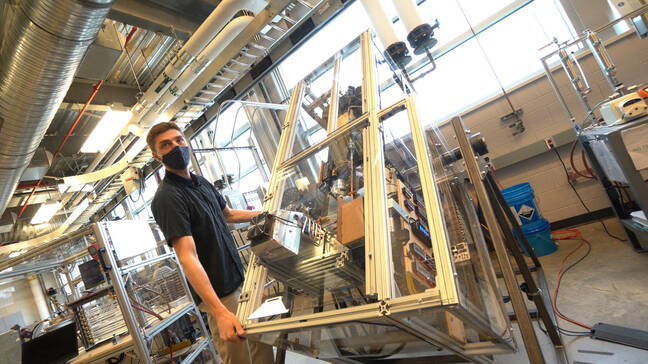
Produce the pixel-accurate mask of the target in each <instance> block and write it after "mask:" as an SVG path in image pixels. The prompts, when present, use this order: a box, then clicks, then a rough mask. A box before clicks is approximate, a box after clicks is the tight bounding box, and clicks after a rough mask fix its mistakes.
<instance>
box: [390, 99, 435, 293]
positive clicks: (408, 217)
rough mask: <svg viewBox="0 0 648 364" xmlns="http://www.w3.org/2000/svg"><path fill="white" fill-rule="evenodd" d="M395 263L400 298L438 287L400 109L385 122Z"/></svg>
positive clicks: (409, 140)
mask: <svg viewBox="0 0 648 364" xmlns="http://www.w3.org/2000/svg"><path fill="white" fill-rule="evenodd" d="M382 130H383V133H384V135H383V140H384V153H385V164H386V165H387V167H388V168H387V171H386V176H387V191H388V192H387V194H388V199H389V201H388V206H390V221H389V223H390V231H391V241H392V259H393V264H394V278H395V283H396V288H397V290H396V292H397V296H396V297H400V296H407V295H411V294H416V293H421V292H425V291H427V290H430V289H435V288H436V286H437V270H436V263H435V260H434V254H433V252H432V249H431V248H432V240H431V236H430V228H429V225H428V219H427V215H426V212H425V206H426V201H424V198H423V193H422V190H421V179H420V177H419V169H418V164H417V158H416V155H415V149H414V144H413V142H412V131H411V128H410V124H409V117H408V113H407V110H406V109H405V108H404V105H403V106H399V107H396V108H395V109H394V111H393V112H389V113H388V117H384V118H383V119H382Z"/></svg>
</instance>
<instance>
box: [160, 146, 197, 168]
mask: <svg viewBox="0 0 648 364" xmlns="http://www.w3.org/2000/svg"><path fill="white" fill-rule="evenodd" d="M190 153H191V152H190V150H189V147H188V146H185V145H178V146H176V147H175V148H173V149H171V151H170V152H169V153H167V154H165V155H163V156H162V163H164V165H166V166H167V167H169V168H173V169H178V170H182V169H185V168H187V166H188V165H189V162H190V161H191V154H190Z"/></svg>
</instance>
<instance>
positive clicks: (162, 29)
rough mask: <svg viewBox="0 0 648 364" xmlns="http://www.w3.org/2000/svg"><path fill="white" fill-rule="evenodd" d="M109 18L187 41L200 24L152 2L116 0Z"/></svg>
mask: <svg viewBox="0 0 648 364" xmlns="http://www.w3.org/2000/svg"><path fill="white" fill-rule="evenodd" d="M108 18H109V19H113V20H117V21H120V22H122V23H124V24H130V25H135V26H137V27H138V28H142V29H146V30H150V31H153V32H157V33H162V34H165V35H168V36H171V37H173V38H178V39H180V40H187V39H189V37H190V36H191V34H192V33H193V32H194V31H195V30H196V29H198V27H199V26H200V22H199V21H197V20H195V19H190V18H187V17H186V16H182V15H180V14H178V13H177V12H174V11H172V10H170V9H167V8H165V7H163V6H160V5H158V4H155V3H153V2H150V1H142V0H115V3H114V4H113V6H112V9H111V10H110V13H108Z"/></svg>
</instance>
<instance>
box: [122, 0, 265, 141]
mask: <svg viewBox="0 0 648 364" xmlns="http://www.w3.org/2000/svg"><path fill="white" fill-rule="evenodd" d="M258 3H260V1H258V0H223V1H222V2H221V3H220V4H219V5H218V6H217V7H216V9H214V11H212V13H211V14H209V16H208V17H207V19H205V21H204V22H203V23H202V24H201V25H200V27H199V28H198V29H196V31H195V32H194V34H193V35H192V36H191V38H189V40H187V42H186V43H185V44H184V46H183V47H182V48H181V49H180V50H179V51H178V53H177V54H176V56H175V57H173V59H172V60H171V62H169V64H168V65H167V67H166V68H165V69H164V71H162V73H161V74H160V76H158V78H157V79H156V80H155V81H153V83H152V84H151V86H150V87H149V88H148V90H146V92H145V93H144V95H142V97H141V98H140V99H139V101H138V102H137V104H135V106H133V108H132V109H131V111H132V112H133V116H132V117H131V119H130V120H129V122H128V124H130V125H132V124H136V123H137V122H139V120H140V119H141V117H142V116H144V115H145V114H146V113H147V112H148V111H149V110H150V109H151V107H153V106H154V105H155V103H156V102H157V101H158V100H159V99H160V97H162V95H163V94H164V93H165V91H166V90H167V89H168V88H169V86H171V84H172V83H173V82H174V81H175V80H176V79H177V78H178V76H180V74H182V72H183V71H184V70H185V69H186V68H187V67H188V66H189V65H190V64H191V62H193V60H194V59H195V58H196V56H197V55H198V54H199V53H200V52H201V51H202V50H203V49H204V48H205V47H206V46H207V45H208V44H209V42H211V40H212V39H213V38H214V37H215V36H216V35H217V34H218V33H219V32H220V31H221V29H223V27H224V26H225V25H226V24H227V23H228V22H229V21H230V19H232V17H233V16H234V15H235V14H236V13H237V12H239V11H241V10H251V11H252V12H258V11H259V10H261V9H258V6H256V5H257V4H258ZM261 3H262V2H261ZM127 131H128V125H127V126H126V127H125V128H124V130H122V133H123V134H125V133H126V132H127Z"/></svg>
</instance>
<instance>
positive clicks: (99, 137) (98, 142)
mask: <svg viewBox="0 0 648 364" xmlns="http://www.w3.org/2000/svg"><path fill="white" fill-rule="evenodd" d="M132 116H133V113H132V112H131V111H130V110H125V111H118V110H113V109H108V111H106V113H105V114H104V115H103V117H102V118H101V120H99V123H97V126H95V128H94V130H92V133H90V136H88V139H86V141H85V143H83V146H82V147H81V153H101V152H103V151H105V150H106V148H108V146H109V145H110V143H112V142H113V140H115V138H116V137H117V135H118V134H119V133H120V132H121V130H122V129H123V128H124V126H125V125H126V123H127V122H128V120H130V118H131V117H132Z"/></svg>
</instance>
